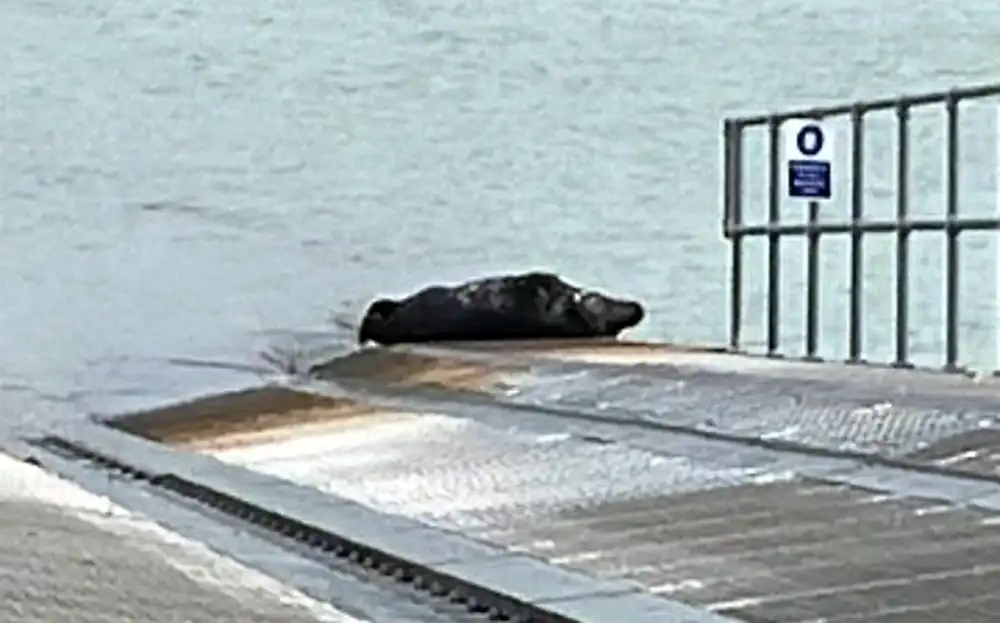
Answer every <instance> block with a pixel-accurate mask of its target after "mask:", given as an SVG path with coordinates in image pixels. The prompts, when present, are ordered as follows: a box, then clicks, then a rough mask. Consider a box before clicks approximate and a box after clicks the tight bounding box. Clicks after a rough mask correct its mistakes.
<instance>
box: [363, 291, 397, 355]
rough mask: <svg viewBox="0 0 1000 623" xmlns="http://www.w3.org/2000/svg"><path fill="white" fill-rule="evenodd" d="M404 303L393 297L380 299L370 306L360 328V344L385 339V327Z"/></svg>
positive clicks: (381, 341)
mask: <svg viewBox="0 0 1000 623" xmlns="http://www.w3.org/2000/svg"><path fill="white" fill-rule="evenodd" d="M400 305H402V303H400V302H399V301H394V300H392V299H378V300H377V301H375V302H374V303H372V304H371V305H369V306H368V310H367V311H366V312H365V316H364V318H362V320H361V327H360V328H359V329H358V344H365V343H367V342H379V343H383V342H384V341H385V338H386V336H385V327H386V324H387V323H388V322H389V318H390V317H391V316H392V314H393V313H394V312H395V311H396V310H397V309H398V308H399V306H400Z"/></svg>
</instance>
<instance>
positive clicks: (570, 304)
mask: <svg viewBox="0 0 1000 623" xmlns="http://www.w3.org/2000/svg"><path fill="white" fill-rule="evenodd" d="M644 316H645V310H644V309H643V307H642V305H641V304H639V303H637V302H635V301H629V300H620V299H613V298H610V297H608V296H606V295H604V294H601V293H599V292H585V291H583V290H581V289H580V288H577V287H576V286H573V285H570V284H568V283H566V282H565V281H563V280H562V279H560V278H559V277H557V276H556V275H553V274H550V273H543V272H532V273H526V274H523V275H508V276H502V277H489V278H486V279H477V280H475V281H469V282H467V283H463V284H461V285H458V286H454V287H445V286H431V287H429V288H425V289H423V290H421V291H420V292H417V293H416V294H414V295H412V296H409V297H407V298H405V299H400V300H394V299H379V300H377V301H375V302H373V303H372V304H371V305H370V306H369V307H368V310H367V311H366V313H365V317H364V319H363V320H362V322H361V328H360V330H359V331H358V342H359V343H362V344H363V343H366V342H375V343H378V344H383V345H391V344H401V343H418V342H455V341H480V340H482V341H490V340H528V339H545V338H581V337H612V336H617V335H618V334H619V333H621V332H622V331H624V330H625V329H628V328H631V327H634V326H635V325H637V324H639V323H640V322H642V319H643V317H644Z"/></svg>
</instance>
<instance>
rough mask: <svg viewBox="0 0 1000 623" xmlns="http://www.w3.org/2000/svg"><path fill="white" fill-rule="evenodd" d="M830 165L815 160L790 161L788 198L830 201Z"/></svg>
mask: <svg viewBox="0 0 1000 623" xmlns="http://www.w3.org/2000/svg"><path fill="white" fill-rule="evenodd" d="M830 190H831V184H830V163H829V162H817V161H815V160H789V161H788V196H789V197H792V198H794V199H829V198H830V196H831V194H832V193H831V192H830Z"/></svg>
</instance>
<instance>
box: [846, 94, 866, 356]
mask: <svg viewBox="0 0 1000 623" xmlns="http://www.w3.org/2000/svg"><path fill="white" fill-rule="evenodd" d="M864 114H865V113H864V109H863V108H862V107H861V105H860V104H855V105H854V108H853V109H852V110H851V295H850V296H851V303H850V322H849V325H850V326H849V331H850V338H849V344H848V357H847V359H848V361H850V362H852V363H860V362H861V361H862V359H861V352H862V348H863V346H862V338H863V326H864V279H865V273H864V245H863V240H864V234H863V233H862V231H861V222H862V221H863V220H864V211H865V208H864V202H865V188H864V175H865V161H864V150H865V125H864V123H865V119H864Z"/></svg>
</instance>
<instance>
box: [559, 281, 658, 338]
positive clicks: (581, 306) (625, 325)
mask: <svg viewBox="0 0 1000 623" xmlns="http://www.w3.org/2000/svg"><path fill="white" fill-rule="evenodd" d="M576 303H577V304H576V310H577V313H578V314H579V315H580V316H581V317H582V318H583V319H584V320H585V321H586V322H587V324H588V325H590V328H591V330H593V331H594V332H595V333H596V334H597V335H604V336H616V335H618V334H619V333H621V332H622V331H624V330H626V329H631V328H632V327H634V326H636V325H638V324H639V323H640V322H642V320H643V318H645V317H646V310H645V309H643V307H642V304H641V303H639V302H637V301H630V300H627V299H615V298H611V297H610V296H607V295H604V294H602V293H600V292H581V293H579V294H578V296H577V297H576Z"/></svg>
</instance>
